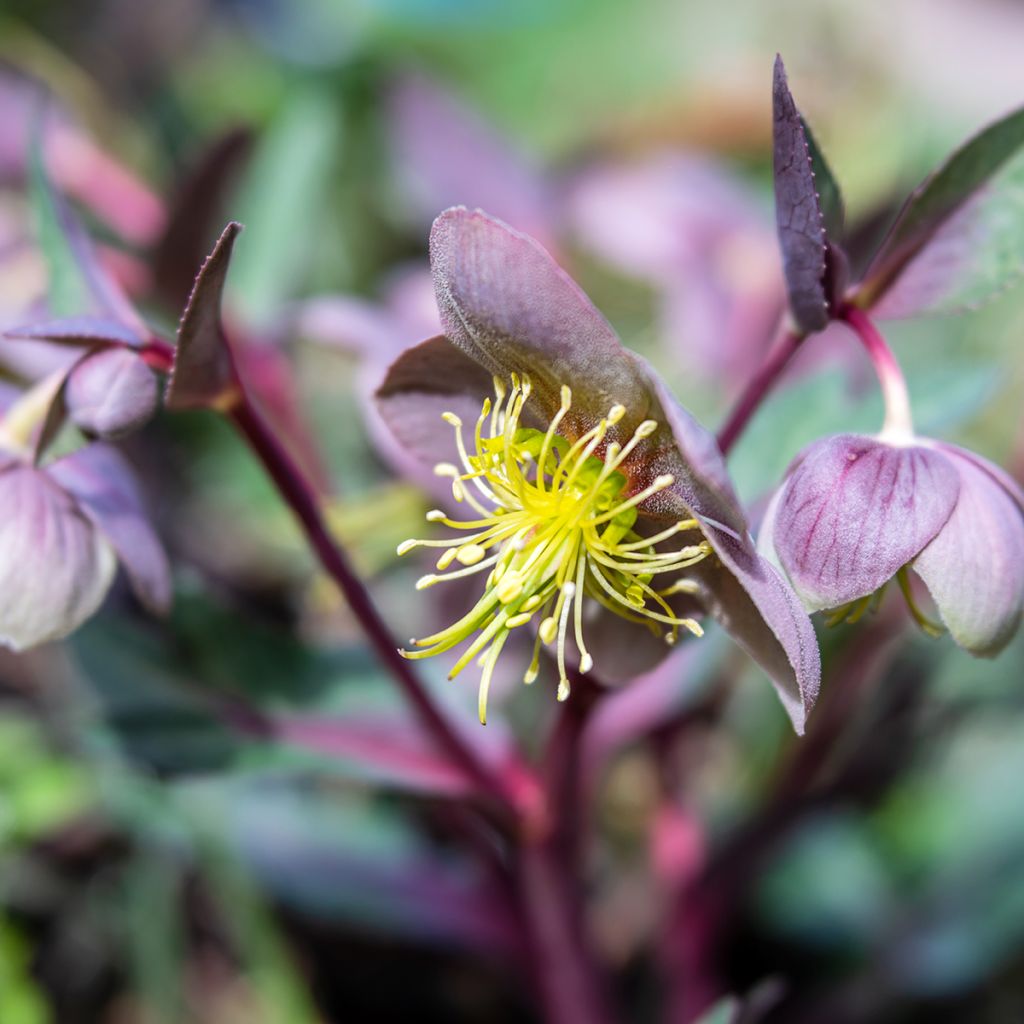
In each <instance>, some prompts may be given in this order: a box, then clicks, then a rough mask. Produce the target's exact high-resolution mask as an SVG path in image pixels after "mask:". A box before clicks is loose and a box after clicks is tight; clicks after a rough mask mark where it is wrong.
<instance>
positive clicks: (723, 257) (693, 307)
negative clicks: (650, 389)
mask: <svg viewBox="0 0 1024 1024" xmlns="http://www.w3.org/2000/svg"><path fill="white" fill-rule="evenodd" d="M567 202H568V220H569V224H570V227H571V229H572V230H573V231H574V232H575V233H576V235H577V237H578V239H579V241H580V242H581V243H582V244H583V245H584V246H585V247H586V248H588V249H590V250H592V251H593V252H595V253H597V254H598V255H599V256H600V257H601V258H602V259H604V260H606V261H607V262H608V263H609V264H610V265H611V266H613V267H616V268H617V269H619V270H620V271H622V272H624V273H626V274H628V275H631V276H633V277H636V278H639V279H641V280H644V281H647V282H650V284H652V285H653V286H654V287H655V288H656V289H657V290H658V293H659V297H660V301H661V333H662V336H663V340H664V343H665V345H666V350H667V353H668V354H669V357H670V358H671V356H672V354H674V355H675V357H676V358H679V359H683V358H685V366H686V372H687V373H688V374H689V373H694V374H697V375H698V376H701V377H704V378H708V379H711V380H717V381H721V382H723V383H725V384H726V385H727V386H734V385H735V384H737V383H739V382H742V381H744V380H745V379H746V377H747V376H748V375H749V373H750V368H751V367H752V366H754V365H756V364H757V362H758V361H759V359H760V358H761V357H762V356H763V354H764V351H765V349H766V348H767V346H768V343H769V341H770V340H771V336H772V333H773V331H774V329H775V326H776V324H777V323H778V320H779V316H780V314H781V312H782V310H783V307H784V302H785V290H784V285H783V280H782V268H781V264H780V260H779V253H778V246H777V243H776V240H775V233H774V227H773V225H772V223H771V219H770V215H769V212H768V211H767V210H762V209H761V208H760V206H759V205H758V203H757V202H756V201H755V198H754V196H753V194H752V193H751V191H750V190H748V189H746V188H745V187H744V186H743V184H742V183H741V182H740V181H739V180H738V179H736V178H735V177H734V176H732V175H731V174H730V173H729V172H728V170H727V169H726V168H725V167H723V166H722V165H720V164H716V163H713V162H712V161H710V160H708V159H704V158H697V157H693V156H688V155H685V154H682V153H664V154H661V155H659V156H655V157H651V158H649V159H646V160H643V161H637V162H635V163H631V164H619V165H614V164H612V165H601V164H598V165H596V166H594V167H592V168H590V169H589V170H585V171H583V172H581V174H580V175H579V176H578V177H577V178H576V179H575V180H574V181H572V182H571V183H570V184H569V186H568V200H567Z"/></svg>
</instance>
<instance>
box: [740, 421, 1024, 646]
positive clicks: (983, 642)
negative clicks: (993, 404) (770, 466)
mask: <svg viewBox="0 0 1024 1024" xmlns="http://www.w3.org/2000/svg"><path fill="white" fill-rule="evenodd" d="M759 544H760V546H761V549H762V552H763V553H765V554H769V555H771V554H774V555H775V556H777V558H778V562H779V563H780V564H781V566H782V568H783V569H784V570H785V571H786V573H787V575H788V576H789V579H790V581H791V582H792V584H793V586H794V588H795V589H796V591H797V593H798V594H799V595H800V597H801V598H802V600H803V601H804V604H805V606H806V607H807V608H808V609H810V610H812V611H815V610H818V609H835V610H836V611H835V613H834V614H833V616H832V621H836V622H838V621H841V620H844V619H845V620H847V621H850V620H856V619H857V618H860V616H861V615H863V614H864V613H865V612H866V611H867V610H868V609H869V608H870V607H871V605H872V602H873V601H875V600H878V599H879V596H880V593H881V590H882V588H884V587H885V586H886V585H887V584H888V583H889V581H890V580H892V579H894V578H895V579H896V581H897V582H898V583H899V585H900V587H901V589H902V590H903V592H904V594H905V596H906V598H907V602H908V605H909V607H910V609H911V612H912V613H913V615H914V617H915V618H916V619H917V621H918V623H919V624H920V625H922V626H923V627H924V628H925V629H926V630H928V631H929V632H935V631H937V630H936V627H934V626H933V625H932V624H931V623H930V622H929V621H928V620H927V619H926V618H925V617H924V615H923V614H922V613H921V611H920V610H919V609H918V607H917V605H916V603H915V601H914V598H913V595H912V593H911V590H910V583H909V579H908V575H907V572H908V570H909V569H912V570H913V571H914V572H915V573H916V574H917V575H918V576H919V577H920V578H921V579H922V580H923V581H924V584H925V586H926V587H927V588H928V590H929V592H930V593H931V596H932V598H933V600H934V601H935V605H936V607H937V608H938V611H939V614H940V615H941V617H942V621H943V622H944V623H945V625H946V627H947V628H948V630H949V632H950V635H951V636H952V637H953V639H954V640H955V641H956V642H957V643H958V644H959V645H960V646H961V647H964V648H965V649H966V650H968V651H970V652H971V653H972V654H977V655H994V654H997V653H998V652H999V651H1000V650H1001V649H1002V648H1003V647H1004V646H1005V645H1006V644H1007V642H1008V641H1009V640H1010V638H1011V637H1012V636H1013V633H1014V632H1015V630H1016V629H1017V626H1018V624H1019V623H1020V618H1021V607H1022V603H1024V494H1022V493H1021V490H1020V488H1019V487H1018V486H1017V485H1016V484H1015V483H1014V482H1013V481H1012V480H1011V479H1010V477H1009V476H1008V475H1007V474H1006V473H1004V472H1003V471H1002V470H1000V469H999V468H998V467H996V466H994V465H992V464H991V463H990V462H987V461H986V460H985V459H982V458H980V457H979V456H977V455H974V454H973V453H971V452H968V451H965V450H963V449H962V448H957V447H955V446H953V445H949V444H944V443H942V442H939V441H932V440H927V439H924V438H913V439H906V438H903V439H892V440H890V439H888V438H886V437H885V436H884V435H883V436H881V437H877V438H875V437H864V436H858V435H850V434H845V435H840V436H838V437H829V438H825V439H823V440H820V441H816V442H815V443H814V444H812V445H811V446H810V447H809V448H807V449H806V450H805V451H804V452H803V453H801V454H800V455H799V456H798V457H797V459H796V460H795V462H794V463H793V465H792V466H791V468H790V470H789V472H788V474H787V476H786V479H785V481H784V482H783V484H782V487H781V488H780V489H779V490H778V492H777V493H776V494H775V496H774V497H773V499H772V502H771V504H770V505H769V507H768V510H767V512H766V514H765V521H764V525H763V527H762V530H761V535H760V538H759Z"/></svg>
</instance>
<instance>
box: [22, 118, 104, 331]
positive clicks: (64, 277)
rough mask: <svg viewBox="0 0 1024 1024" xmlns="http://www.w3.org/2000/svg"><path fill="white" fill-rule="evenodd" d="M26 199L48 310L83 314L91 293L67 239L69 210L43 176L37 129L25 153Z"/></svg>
mask: <svg viewBox="0 0 1024 1024" xmlns="http://www.w3.org/2000/svg"><path fill="white" fill-rule="evenodd" d="M29 198H30V201H31V204H32V210H33V213H34V215H35V220H36V231H37V232H38V235H39V247H40V249H41V250H42V253H43V258H44V259H45V260H46V269H47V274H48V278H49V285H48V293H49V304H50V309H51V311H52V312H53V313H54V314H55V315H57V316H62V317H63V316H74V315H76V314H81V313H84V312H86V311H88V310H89V309H90V308H91V307H92V296H91V289H90V287H89V283H88V280H87V279H86V277H85V275H84V274H83V273H82V268H81V266H80V265H79V262H78V258H77V256H76V254H75V251H74V249H73V248H72V246H71V242H70V239H69V236H68V222H69V218H70V216H71V213H70V210H68V208H67V205H66V204H65V202H64V201H63V199H62V198H60V197H59V196H58V195H57V193H56V192H55V191H54V189H53V185H52V184H51V182H50V178H49V175H48V174H47V173H46V166H45V163H44V160H43V149H42V132H41V130H40V126H39V125H37V127H36V130H35V131H34V132H33V138H32V146H31V150H30V153H29Z"/></svg>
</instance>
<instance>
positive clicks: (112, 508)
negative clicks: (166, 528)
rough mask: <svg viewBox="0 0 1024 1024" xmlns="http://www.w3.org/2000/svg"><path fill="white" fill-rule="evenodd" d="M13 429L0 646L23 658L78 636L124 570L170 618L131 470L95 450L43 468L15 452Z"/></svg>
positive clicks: (1, 464) (5, 442) (3, 441)
mask: <svg viewBox="0 0 1024 1024" xmlns="http://www.w3.org/2000/svg"><path fill="white" fill-rule="evenodd" d="M5 397H8V396H6V395H4V396H0V399H2V398H5ZM0 404H6V403H5V402H0ZM6 425H7V420H6V419H5V420H4V421H3V422H2V423H0V644H3V645H5V646H8V647H11V648H13V649H14V650H24V649H26V648H30V647H35V646H37V645H39V644H42V643H45V642H47V641H49V640H57V639H60V638H61V637H64V636H67V635H68V634H69V633H71V632H72V631H74V630H75V629H77V628H78V626H80V625H81V624H82V623H83V622H84V621H85V620H86V619H87V618H89V616H91V615H92V614H93V613H94V612H95V611H96V609H97V608H98V607H99V605H100V603H101V602H102V600H103V598H104V596H105V595H106V593H107V591H108V590H109V589H110V585H111V583H112V582H113V579H114V573H115V569H116V567H117V563H118V561H120V562H121V564H122V565H123V567H124V569H125V571H126V573H127V575H128V579H129V581H130V583H131V585H132V588H133V590H134V591H135V593H136V595H137V596H138V598H139V600H140V601H141V602H142V603H143V604H144V605H145V606H146V607H147V608H149V609H150V610H151V611H154V612H162V611H165V610H166V608H167V606H168V604H169V603H170V573H169V569H168V565H167V559H166V556H165V555H164V552H163V549H162V548H161V546H160V542H159V541H158V540H157V538H156V535H155V534H154V532H153V529H152V527H151V526H150V525H149V523H148V522H147V520H146V518H145V516H144V514H143V511H142V505H141V501H140V499H139V495H138V493H137V491H136V488H135V484H134V481H133V480H132V478H131V474H130V471H129V469H128V466H127V465H126V463H124V461H123V460H122V459H121V458H120V456H119V455H118V454H117V453H116V452H115V451H113V450H112V449H110V448H107V447H106V446H104V445H91V446H89V447H86V448H82V449H80V450H79V451H76V452H74V453H73V454H71V455H67V456H64V457H63V458H60V459H57V460H55V461H54V462H51V463H49V464H48V465H46V466H45V467H40V466H37V465H35V464H34V463H33V461H32V459H31V458H30V457H29V455H28V453H26V452H24V451H23V450H22V448H21V446H20V445H18V444H17V443H12V441H11V437H10V435H9V434H8V433H7V431H6V430H5V429H4V428H5V427H6Z"/></svg>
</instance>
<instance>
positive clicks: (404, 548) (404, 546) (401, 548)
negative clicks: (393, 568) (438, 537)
mask: <svg viewBox="0 0 1024 1024" xmlns="http://www.w3.org/2000/svg"><path fill="white" fill-rule="evenodd" d="M417 544H419V541H418V540H403V541H402V543H401V544H399V545H398V547H397V548H395V554H397V555H398V556H399V557H401V556H402V555H407V554H408V553H409V552H410V551H412V549H413V548H414V547H416V545H417Z"/></svg>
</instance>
